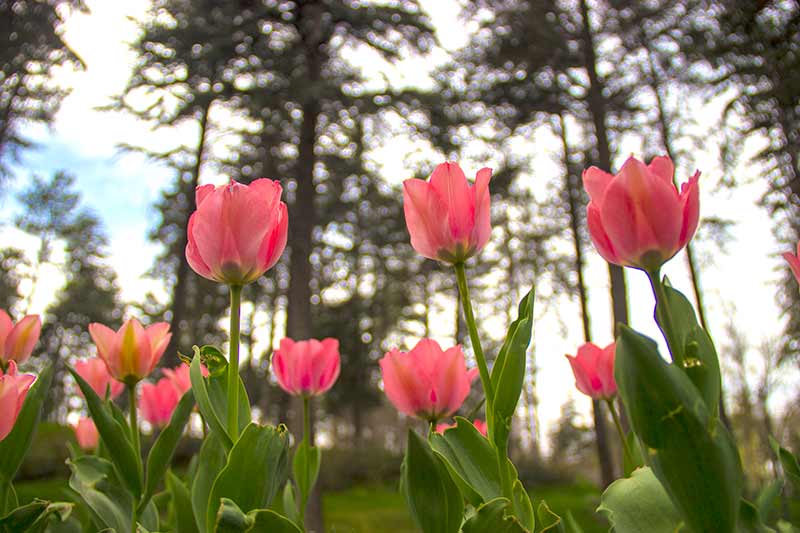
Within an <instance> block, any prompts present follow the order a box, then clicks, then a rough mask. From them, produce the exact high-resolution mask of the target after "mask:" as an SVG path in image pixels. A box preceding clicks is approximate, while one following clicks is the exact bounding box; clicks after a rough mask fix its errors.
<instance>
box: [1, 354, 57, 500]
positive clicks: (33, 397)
mask: <svg viewBox="0 0 800 533" xmlns="http://www.w3.org/2000/svg"><path fill="white" fill-rule="evenodd" d="M52 381H53V365H52V363H51V364H48V365H47V366H45V368H44V369H43V370H42V372H41V373H40V374H39V377H37V378H36V381H35V382H34V383H33V385H31V388H30V389H29V390H28V394H27V395H26V396H25V403H24V404H23V405H22V409H21V410H20V412H19V415H18V416H17V421H16V422H15V423H14V428H13V429H12V430H11V433H9V434H8V435H7V436H6V438H5V439H3V440H2V441H0V481H2V480H5V481H6V482H8V483H11V482H12V481H14V477H16V475H17V471H18V470H19V467H20V465H21V464H22V461H23V460H24V459H25V454H27V453H28V448H30V446H31V442H32V441H33V435H34V433H35V432H36V427H37V426H38V425H39V419H40V418H41V413H42V404H43V403H44V400H45V398H46V397H47V393H48V391H49V390H50V383H51V382H52ZM3 409H10V407H8V406H4V407H3ZM0 508H2V505H0ZM0 510H1V509H0Z"/></svg>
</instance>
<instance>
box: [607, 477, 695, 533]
mask: <svg viewBox="0 0 800 533" xmlns="http://www.w3.org/2000/svg"><path fill="white" fill-rule="evenodd" d="M597 511H598V512H601V513H605V515H606V516H607V518H608V521H609V522H611V525H612V526H614V528H615V530H616V531H625V532H630V533H674V532H677V531H688V528H686V527H684V525H683V519H682V518H681V515H680V513H678V510H677V509H675V506H674V505H673V504H672V501H671V500H670V498H669V495H668V494H667V491H666V490H664V487H663V486H662V485H661V482H659V481H658V479H657V478H656V476H655V474H653V471H652V470H651V469H650V468H647V467H644V468H639V469H637V470H635V471H634V472H633V474H632V475H631V477H628V478H623V479H618V480H617V481H615V482H614V483H612V484H611V485H609V486H608V488H607V489H606V490H605V492H603V496H602V497H601V499H600V507H598V508H597Z"/></svg>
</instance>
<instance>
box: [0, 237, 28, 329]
mask: <svg viewBox="0 0 800 533" xmlns="http://www.w3.org/2000/svg"><path fill="white" fill-rule="evenodd" d="M29 266H30V265H29V263H28V260H27V259H26V258H25V254H24V253H23V252H22V250H19V249H17V248H4V249H3V250H0V309H3V310H5V311H6V312H8V313H9V314H11V315H14V313H13V312H12V310H13V309H14V307H15V306H16V305H17V304H18V303H19V302H20V301H21V300H22V293H20V291H19V285H20V282H21V281H22V279H23V276H22V271H23V270H24V269H27V267H29Z"/></svg>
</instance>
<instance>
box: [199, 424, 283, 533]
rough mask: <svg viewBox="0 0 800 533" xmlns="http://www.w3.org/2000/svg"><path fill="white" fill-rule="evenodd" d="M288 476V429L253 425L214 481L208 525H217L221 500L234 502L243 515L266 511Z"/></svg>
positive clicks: (209, 503) (240, 438) (234, 447)
mask: <svg viewBox="0 0 800 533" xmlns="http://www.w3.org/2000/svg"><path fill="white" fill-rule="evenodd" d="M288 477H289V432H288V431H287V430H286V427H285V426H283V425H281V426H279V427H277V428H276V427H273V426H261V425H259V424H256V423H251V424H250V425H249V426H247V428H245V430H244V433H242V435H241V436H240V437H239V440H238V441H236V444H234V445H233V448H232V449H231V451H230V453H229V454H228V461H227V464H226V465H225V467H224V468H223V469H222V471H221V472H220V473H219V475H218V476H217V479H216V481H214V486H213V488H212V489H211V494H210V495H209V498H208V517H207V524H208V525H209V526H211V525H213V524H214V522H215V516H216V510H217V509H219V505H220V504H219V502H220V500H221V499H222V498H228V499H230V500H232V501H233V502H234V503H236V505H237V506H238V507H239V508H240V509H241V510H242V511H244V512H249V511H252V510H253V509H266V508H267V507H269V506H270V504H271V503H272V500H273V499H274V498H275V495H276V494H277V493H278V491H279V490H280V489H281V487H283V485H284V483H286V480H287V479H288ZM209 531H210V529H209Z"/></svg>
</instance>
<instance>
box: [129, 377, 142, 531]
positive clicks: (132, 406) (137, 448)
mask: <svg viewBox="0 0 800 533" xmlns="http://www.w3.org/2000/svg"><path fill="white" fill-rule="evenodd" d="M127 388H128V415H129V417H130V425H131V438H132V440H133V450H134V452H136V458H137V462H139V461H141V457H142V445H141V442H140V441H139V419H138V418H137V413H136V383H133V384H128V385H127ZM138 507H139V506H138V505H136V503H134V505H133V514H132V516H131V533H136V530H137V527H136V522H137V521H138V520H139V516H138V514H139V513H138Z"/></svg>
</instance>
